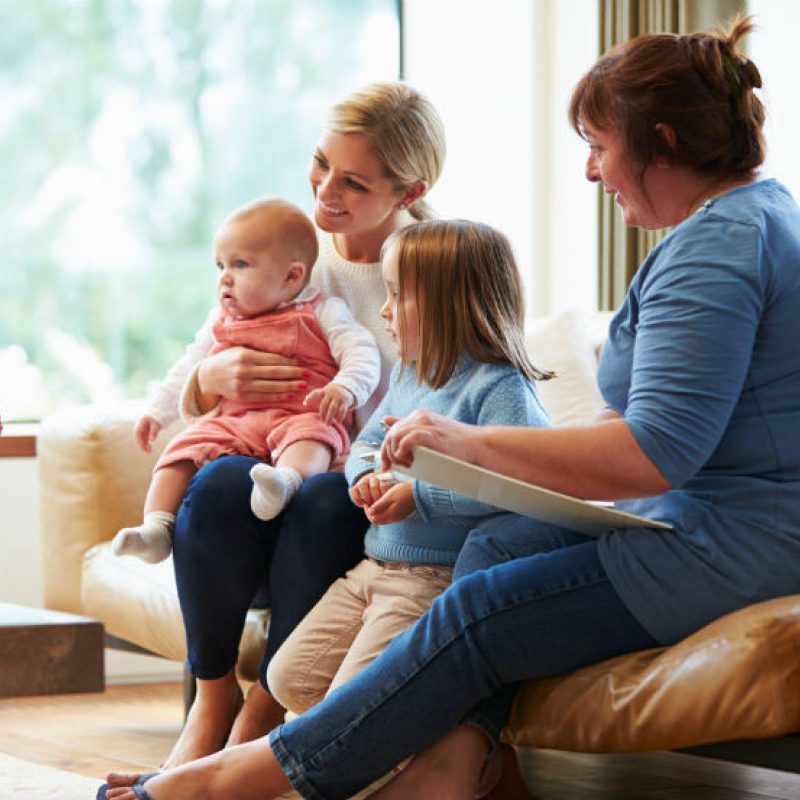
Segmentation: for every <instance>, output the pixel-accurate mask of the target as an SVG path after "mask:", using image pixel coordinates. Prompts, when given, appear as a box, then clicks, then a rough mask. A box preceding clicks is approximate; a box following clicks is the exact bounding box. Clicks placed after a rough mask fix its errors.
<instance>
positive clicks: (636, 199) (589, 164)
mask: <svg viewBox="0 0 800 800" xmlns="http://www.w3.org/2000/svg"><path fill="white" fill-rule="evenodd" d="M582 129H583V133H584V136H585V138H586V141H587V142H588V143H589V158H588V159H587V161H586V179H587V180H589V181H592V182H600V183H602V184H603V189H604V190H605V192H606V194H613V195H614V202H615V203H616V204H617V205H618V206H619V207H620V209H621V210H622V218H623V220H624V221H625V224H626V225H635V226H637V227H639V228H659V227H661V225H662V223H660V222H659V221H658V220H657V219H655V218H654V217H655V216H657V215H655V214H654V209H653V206H652V203H651V202H650V199H649V197H650V196H652V195H651V194H650V193H649V192H648V183H649V181H650V178H651V177H652V173H653V167H652V166H648V167H647V168H646V169H645V171H644V174H641V172H640V170H639V168H638V166H637V165H636V164H635V163H633V162H632V161H631V159H630V158H629V157H628V156H627V154H626V153H625V147H624V143H623V141H622V137H621V136H620V134H619V133H618V132H617V131H615V130H611V129H608V128H602V129H601V128H593V127H592V126H591V125H588V124H585V123H584V124H583V126H582Z"/></svg>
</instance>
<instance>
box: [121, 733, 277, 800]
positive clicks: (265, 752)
mask: <svg viewBox="0 0 800 800" xmlns="http://www.w3.org/2000/svg"><path fill="white" fill-rule="evenodd" d="M145 788H146V789H147V793H148V794H149V795H150V796H151V797H152V798H153V800H230V799H231V798H233V797H235V798H236V800H265V799H266V798H274V797H277V796H278V795H280V794H281V793H282V792H286V791H287V790H289V789H291V788H292V787H291V784H290V783H289V781H288V779H287V778H286V776H285V775H284V774H283V772H282V770H281V768H280V767H279V766H278V762H277V760H276V759H275V756H274V755H273V754H272V750H271V749H270V746H269V744H268V743H267V741H266V740H265V739H260V740H258V741H255V742H248V743H247V744H243V745H239V746H237V747H230V748H227V749H225V750H220V751H219V752H218V753H214V754H213V755H211V756H207V757H205V758H201V759H198V760H197V761H192V762H191V763H187V764H184V765H183V766H181V767H177V768H175V769H171V770H168V771H166V772H162V773H160V774H158V775H156V776H154V777H153V778H150V780H148V781H147V783H145ZM106 797H107V798H108V800H137V798H136V795H135V793H134V792H133V791H131V790H130V789H128V788H125V787H119V788H114V789H109V790H108V792H107V793H106Z"/></svg>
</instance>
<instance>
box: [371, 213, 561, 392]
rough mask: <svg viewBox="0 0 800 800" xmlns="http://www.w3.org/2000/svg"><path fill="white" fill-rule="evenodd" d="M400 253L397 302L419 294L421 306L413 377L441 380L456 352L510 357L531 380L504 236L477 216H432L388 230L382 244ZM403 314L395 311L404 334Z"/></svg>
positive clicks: (533, 373)
mask: <svg viewBox="0 0 800 800" xmlns="http://www.w3.org/2000/svg"><path fill="white" fill-rule="evenodd" d="M390 247H391V248H394V249H395V252H396V254H397V261H398V282H399V286H398V292H399V298H398V306H402V302H403V297H404V295H405V293H406V292H408V291H413V292H415V295H416V301H417V309H418V313H419V353H418V355H417V359H416V372H417V378H418V380H419V381H420V382H422V381H425V382H426V383H427V384H429V385H430V386H431V387H432V388H434V389H438V388H440V387H441V386H444V384H445V383H447V381H448V380H449V379H450V377H451V375H452V374H453V370H454V369H455V367H456V365H457V363H458V360H459V359H460V358H461V356H463V355H465V354H466V355H469V356H470V357H472V358H473V359H474V360H475V361H478V362H481V363H485V364H511V365H512V366H513V367H515V368H516V369H518V370H519V371H520V372H521V373H522V374H523V375H524V376H525V377H526V378H528V379H529V380H546V379H548V378H551V377H552V375H553V373H550V372H543V371H542V370H539V369H537V368H536V367H535V366H533V364H532V363H531V361H530V359H529V358H528V354H527V351H526V348H525V336H524V319H525V308H524V300H523V294H522V281H521V279H520V275H519V270H518V268H517V263H516V260H515V259H514V254H513V252H512V250H511V245H510V244H509V241H508V239H507V238H506V237H505V236H504V235H503V234H502V233H500V232H499V231H497V230H495V229H494V228H492V227H490V226H489V225H484V224H482V223H480V222H469V221H467V220H459V219H454V220H431V221H427V222H420V223H417V224H415V225H409V226H408V227H406V228H403V229H401V230H399V231H396V232H395V233H393V234H391V235H390V236H389V238H388V239H387V240H386V242H385V243H384V245H383V252H384V253H385V252H386V251H387V250H388V249H389V248H390ZM404 325H405V320H404V319H403V317H402V316H401V317H400V319H399V326H400V335H401V336H403V330H404Z"/></svg>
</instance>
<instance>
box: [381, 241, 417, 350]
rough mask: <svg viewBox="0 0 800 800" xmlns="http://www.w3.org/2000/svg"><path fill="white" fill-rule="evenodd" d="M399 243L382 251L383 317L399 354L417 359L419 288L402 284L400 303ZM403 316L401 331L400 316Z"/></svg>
mask: <svg viewBox="0 0 800 800" xmlns="http://www.w3.org/2000/svg"><path fill="white" fill-rule="evenodd" d="M397 251H398V248H397V245H396V244H395V245H391V246H390V247H389V248H388V250H386V252H385V253H384V254H383V261H382V262H381V270H382V272H383V283H384V285H385V286H386V302H385V303H384V304H383V307H382V308H381V319H383V321H384V322H385V323H386V330H387V331H388V333H389V335H390V336H391V337H392V340H393V341H394V343H395V346H396V347H397V353H398V355H399V356H400V357H401V358H402V359H403V360H404V361H406V362H411V361H415V360H416V358H417V356H418V355H419V309H418V308H417V294H416V287H415V286H413V285H407V286H404V287H403V301H402V303H401V302H400V265H399V258H398V255H399V254H398V252H397ZM401 317H402V320H403V321H402V331H401V328H400V325H401V323H400V318H401Z"/></svg>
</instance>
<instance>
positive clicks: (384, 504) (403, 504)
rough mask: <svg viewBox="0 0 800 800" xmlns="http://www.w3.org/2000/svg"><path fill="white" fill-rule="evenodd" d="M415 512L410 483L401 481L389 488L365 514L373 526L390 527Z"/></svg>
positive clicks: (415, 505) (415, 507) (415, 506)
mask: <svg viewBox="0 0 800 800" xmlns="http://www.w3.org/2000/svg"><path fill="white" fill-rule="evenodd" d="M416 510H417V504H416V503H415V502H414V490H413V488H412V486H411V482H410V481H402V482H401V483H396V484H394V485H393V486H390V487H389V489H388V491H386V492H384V493H383V495H382V496H381V497H380V498H379V499H378V500H376V501H375V502H374V503H373V504H372V505H371V506H369V507H368V508H367V509H366V514H367V519H368V520H369V521H370V522H371V523H372V524H373V525H390V524H391V523H393V522H400V520H403V519H405V518H406V517H407V516H408V515H409V514H412V513H413V512H414V511H416Z"/></svg>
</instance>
